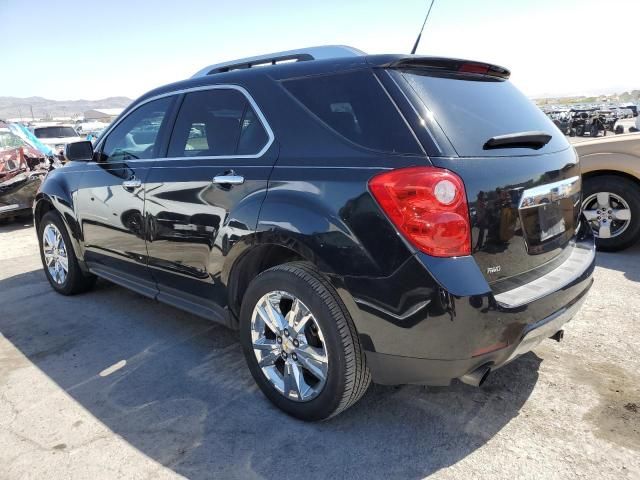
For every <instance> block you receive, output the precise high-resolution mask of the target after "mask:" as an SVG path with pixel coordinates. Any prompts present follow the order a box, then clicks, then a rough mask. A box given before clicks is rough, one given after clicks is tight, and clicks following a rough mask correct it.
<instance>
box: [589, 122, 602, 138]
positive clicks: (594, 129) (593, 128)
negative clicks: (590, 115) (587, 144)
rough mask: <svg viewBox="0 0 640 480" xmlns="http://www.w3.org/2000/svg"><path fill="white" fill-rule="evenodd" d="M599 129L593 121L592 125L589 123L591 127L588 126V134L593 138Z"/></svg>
mask: <svg viewBox="0 0 640 480" xmlns="http://www.w3.org/2000/svg"><path fill="white" fill-rule="evenodd" d="M599 130H600V129H599V128H598V125H596V124H595V123H594V124H593V125H591V128H589V136H590V137H593V138H595V137H597V136H598V132H599Z"/></svg>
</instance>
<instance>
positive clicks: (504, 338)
mask: <svg viewBox="0 0 640 480" xmlns="http://www.w3.org/2000/svg"><path fill="white" fill-rule="evenodd" d="M573 248H579V249H582V250H586V252H587V253H588V254H585V255H579V258H580V261H581V264H580V265H579V266H578V267H577V268H571V269H568V268H567V267H568V266H569V265H568V264H567V265H564V267H563V266H560V267H558V268H557V269H556V270H553V271H552V272H550V273H549V275H550V276H553V277H554V278H556V279H557V277H558V276H559V275H560V276H564V281H561V282H559V283H557V284H554V288H552V289H543V290H540V289H537V288H534V289H531V291H530V292H527V291H526V289H524V290H520V291H518V292H516V293H518V295H517V296H516V297H513V298H511V297H508V296H505V295H502V296H501V295H494V294H493V293H492V292H491V289H490V288H489V286H488V285H487V284H486V282H485V281H484V279H482V278H480V276H479V275H478V274H477V266H476V265H475V264H472V263H471V262H468V261H465V262H458V259H451V260H453V261H452V262H450V265H449V267H448V268H447V267H445V266H444V264H442V266H438V268H441V272H444V274H446V276H447V277H448V279H447V282H450V283H449V285H454V284H455V285H457V288H458V289H457V290H456V291H455V292H452V291H451V290H450V289H448V288H444V285H443V283H441V282H439V281H436V280H435V279H436V278H441V277H440V276H439V275H438V274H436V273H435V272H433V271H432V269H430V268H428V266H425V264H424V263H423V262H422V261H421V259H420V258H419V257H418V256H416V257H412V259H411V260H409V261H408V262H406V263H405V265H403V267H401V268H400V269H399V270H398V271H397V272H396V273H395V274H394V275H393V276H391V277H387V278H384V279H376V280H375V281H373V280H372V281H369V282H357V281H355V280H354V281H353V283H351V284H349V283H347V284H346V285H345V287H346V289H347V290H348V291H349V292H350V293H351V295H352V296H353V299H354V303H355V306H357V310H355V311H353V310H352V309H351V308H350V310H351V311H352V316H353V318H354V321H355V323H356V328H357V329H358V332H359V334H360V338H361V342H362V345H363V346H364V349H365V351H366V355H367V361H368V365H369V369H370V370H371V373H372V377H373V380H374V382H376V383H381V384H405V383H416V384H426V385H448V384H449V383H450V381H451V380H452V379H454V378H459V377H461V376H463V375H465V374H467V373H469V372H471V371H473V370H475V369H476V368H478V367H480V366H483V365H489V366H490V367H491V368H492V369H493V368H498V367H500V366H502V365H504V364H506V363H508V362H510V361H512V360H513V359H515V358H517V357H518V356H520V355H522V354H523V353H525V352H528V351H529V350H531V349H532V348H534V347H535V346H536V345H537V344H538V343H539V342H540V341H542V340H543V339H545V338H548V337H550V336H552V335H554V334H555V333H556V332H557V331H559V330H561V329H562V326H563V325H564V324H565V323H567V322H568V321H569V320H571V318H573V316H574V315H575V314H576V312H577V311H578V310H579V308H580V306H581V305H582V303H583V302H584V300H585V298H586V295H587V292H588V291H589V289H590V288H591V285H592V284H593V278H592V277H593V270H594V268H595V255H594V254H593V252H594V249H595V246H594V245H593V239H587V240H583V241H582V242H578V243H576V244H575V245H574V246H573ZM582 253H585V252H582ZM570 258H573V260H572V263H574V262H575V257H570ZM573 267H575V265H573ZM473 268H475V269H476V272H474V271H473ZM425 273H426V274H425ZM456 279H459V281H458V282H456V281H455V280H456ZM347 280H348V279H347ZM361 284H363V285H364V286H363V287H361V288H366V289H367V293H368V294H369V295H368V296H367V297H366V298H363V297H364V296H359V295H358V288H359V286H360V285H361ZM534 286H535V285H534ZM373 287H376V288H373ZM541 291H542V292H543V295H539V294H538V293H539V292H541ZM371 293H373V294H374V295H375V296H373V295H371ZM527 296H528V297H527ZM523 299H526V302H523V301H522V300H523ZM500 300H503V301H500ZM507 300H508V301H507ZM516 300H517V301H516Z"/></svg>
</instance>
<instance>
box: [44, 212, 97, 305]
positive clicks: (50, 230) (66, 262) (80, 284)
mask: <svg viewBox="0 0 640 480" xmlns="http://www.w3.org/2000/svg"><path fill="white" fill-rule="evenodd" d="M38 240H39V242H40V258H41V260H42V266H43V268H44V273H45V275H46V276H47V280H49V283H50V284H51V286H52V287H53V289H54V290H55V291H56V292H58V293H61V294H62V295H75V294H76V293H81V292H86V291H87V290H90V289H91V288H93V286H94V285H95V282H96V277H95V276H94V275H91V274H88V273H84V272H83V271H82V270H81V269H80V265H79V263H78V259H77V258H76V255H75V253H74V251H73V246H72V243H71V238H70V237H69V234H68V233H67V229H66V227H65V225H64V222H63V221H62V219H61V218H60V216H59V215H58V213H57V212H55V211H49V212H47V213H45V215H44V216H43V217H42V220H41V221H40V224H39V227H38Z"/></svg>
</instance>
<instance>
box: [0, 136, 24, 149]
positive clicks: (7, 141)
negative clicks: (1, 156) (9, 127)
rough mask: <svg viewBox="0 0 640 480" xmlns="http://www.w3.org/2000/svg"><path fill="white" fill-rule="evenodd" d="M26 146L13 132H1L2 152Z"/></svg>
mask: <svg viewBox="0 0 640 480" xmlns="http://www.w3.org/2000/svg"><path fill="white" fill-rule="evenodd" d="M23 146H25V143H24V142H23V141H22V139H21V138H20V137H18V136H17V135H14V134H13V133H11V132H0V150H6V149H11V148H18V147H23Z"/></svg>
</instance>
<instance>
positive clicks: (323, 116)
mask: <svg viewBox="0 0 640 480" xmlns="http://www.w3.org/2000/svg"><path fill="white" fill-rule="evenodd" d="M283 85H284V87H285V88H286V89H287V90H288V91H289V92H290V93H291V94H292V95H293V96H294V97H295V98H296V99H298V101H300V102H301V103H302V104H303V105H304V106H305V107H307V108H308V109H309V110H310V111H311V113H313V114H314V115H315V116H316V117H318V118H319V119H320V120H322V121H323V122H324V123H325V124H326V125H327V126H328V127H329V128H331V129H332V130H334V131H335V132H337V133H339V134H340V135H342V136H343V137H346V138H347V139H349V140H351V141H352V142H354V143H357V144H358V145H361V146H363V147H366V148H370V149H373V150H381V151H384V152H394V153H418V154H419V153H420V148H419V146H418V144H417V143H416V140H415V138H414V137H413V135H412V134H411V131H410V130H409V127H408V126H407V125H406V123H405V122H404V120H403V118H402V117H401V115H400V113H399V112H398V110H397V109H396V107H395V105H394V104H393V103H392V101H391V100H390V99H389V97H388V96H387V94H386V92H385V91H384V89H383V87H382V85H380V83H379V82H378V81H377V80H376V79H375V77H374V76H373V74H372V73H371V72H369V71H364V70H360V71H353V72H348V73H339V74H332V75H318V76H313V77H307V78H300V79H295V80H287V81H284V82H283Z"/></svg>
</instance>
